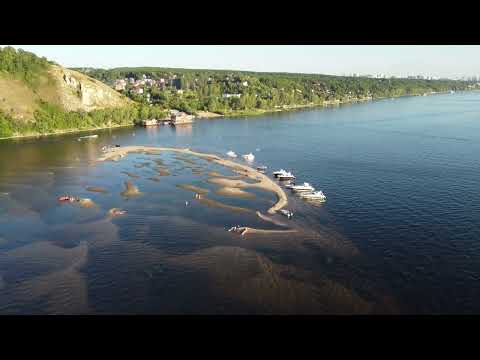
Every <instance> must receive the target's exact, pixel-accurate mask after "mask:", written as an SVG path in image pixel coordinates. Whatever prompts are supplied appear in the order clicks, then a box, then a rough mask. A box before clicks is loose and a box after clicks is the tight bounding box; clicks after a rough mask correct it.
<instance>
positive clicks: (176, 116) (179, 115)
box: [170, 111, 194, 126]
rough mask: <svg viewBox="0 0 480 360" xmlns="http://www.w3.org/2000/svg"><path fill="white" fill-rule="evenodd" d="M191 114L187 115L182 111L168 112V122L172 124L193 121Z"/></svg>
mask: <svg viewBox="0 0 480 360" xmlns="http://www.w3.org/2000/svg"><path fill="white" fill-rule="evenodd" d="M193 118H194V116H193V115H189V114H187V113H184V112H182V111H176V112H172V111H171V112H170V123H171V124H172V125H174V126H176V125H184V124H191V123H193Z"/></svg>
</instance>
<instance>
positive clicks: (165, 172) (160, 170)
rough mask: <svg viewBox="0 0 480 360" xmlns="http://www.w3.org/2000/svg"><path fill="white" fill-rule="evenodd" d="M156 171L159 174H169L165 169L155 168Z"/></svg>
mask: <svg viewBox="0 0 480 360" xmlns="http://www.w3.org/2000/svg"><path fill="white" fill-rule="evenodd" d="M156 171H157V173H158V175H159V176H169V175H170V171H168V170H167V169H163V168H157V170H156Z"/></svg>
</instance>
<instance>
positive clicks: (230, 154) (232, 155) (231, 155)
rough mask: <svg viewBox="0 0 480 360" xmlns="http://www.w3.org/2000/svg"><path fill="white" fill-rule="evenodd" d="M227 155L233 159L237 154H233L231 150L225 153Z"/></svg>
mask: <svg viewBox="0 0 480 360" xmlns="http://www.w3.org/2000/svg"><path fill="white" fill-rule="evenodd" d="M227 155H228V156H230V157H233V158H236V157H237V154H235V153H234V152H233V151H232V150H230V151H229V152H227Z"/></svg>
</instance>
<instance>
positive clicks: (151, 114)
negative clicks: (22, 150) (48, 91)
mask: <svg viewBox="0 0 480 360" xmlns="http://www.w3.org/2000/svg"><path fill="white" fill-rule="evenodd" d="M165 116H166V112H165V110H163V109H161V108H159V107H158V106H145V105H142V104H136V105H132V106H127V107H123V108H111V109H103V110H94V111H90V112H85V111H64V110H62V109H61V108H60V107H59V106H56V105H53V104H51V103H47V102H41V103H40V104H39V109H38V110H37V111H35V113H34V120H33V121H18V120H15V119H13V118H12V117H11V116H9V115H8V114H5V113H2V112H0V137H10V136H16V135H23V134H47V133H54V132H55V131H58V130H85V129H93V128H100V127H110V126H116V125H130V124H135V123H138V122H140V121H141V120H143V119H150V118H161V117H165Z"/></svg>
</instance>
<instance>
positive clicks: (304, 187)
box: [289, 182, 315, 192]
mask: <svg viewBox="0 0 480 360" xmlns="http://www.w3.org/2000/svg"><path fill="white" fill-rule="evenodd" d="M289 189H292V190H293V191H295V192H306V191H310V192H313V191H315V188H314V187H313V186H312V185H310V184H309V183H307V182H304V183H303V184H302V185H293V186H289Z"/></svg>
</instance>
